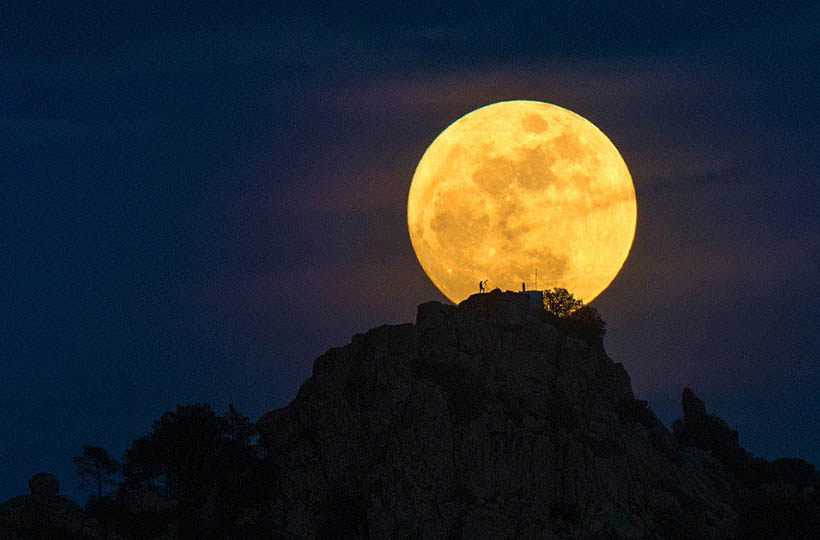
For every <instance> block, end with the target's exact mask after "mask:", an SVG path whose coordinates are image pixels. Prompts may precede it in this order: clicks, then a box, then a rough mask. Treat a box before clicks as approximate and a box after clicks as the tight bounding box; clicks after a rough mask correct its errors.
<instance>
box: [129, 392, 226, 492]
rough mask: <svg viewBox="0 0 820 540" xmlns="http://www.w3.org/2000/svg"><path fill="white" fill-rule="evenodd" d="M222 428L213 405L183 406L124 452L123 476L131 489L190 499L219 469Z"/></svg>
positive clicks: (160, 420)
mask: <svg viewBox="0 0 820 540" xmlns="http://www.w3.org/2000/svg"><path fill="white" fill-rule="evenodd" d="M222 433H223V431H222V424H221V422H220V419H219V417H218V416H217V415H216V414H215V413H214V411H213V409H211V406H210V405H207V404H201V403H195V404H192V405H180V406H178V407H177V409H176V411H174V412H167V413H165V414H163V415H162V417H160V419H159V420H156V421H154V423H153V429H152V430H151V433H149V434H148V435H145V436H144V437H140V438H139V439H136V440H135V441H134V442H133V443H131V447H130V448H129V449H128V450H126V452H125V462H124V463H123V471H122V472H123V476H124V477H125V484H126V485H127V486H129V487H131V488H150V489H155V490H157V492H158V493H160V494H161V495H165V496H168V497H171V498H176V497H180V496H184V497H191V496H194V495H195V494H196V492H198V491H200V486H201V484H202V481H203V480H204V478H206V477H208V476H210V475H211V474H212V472H213V467H214V466H215V465H216V448H217V447H218V446H219V442H220V438H221V436H222Z"/></svg>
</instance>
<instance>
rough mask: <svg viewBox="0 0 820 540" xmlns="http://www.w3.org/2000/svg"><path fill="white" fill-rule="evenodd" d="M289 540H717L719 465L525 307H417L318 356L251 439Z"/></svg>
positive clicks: (728, 524)
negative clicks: (276, 479)
mask: <svg viewBox="0 0 820 540" xmlns="http://www.w3.org/2000/svg"><path fill="white" fill-rule="evenodd" d="M257 426H258V428H259V431H260V433H261V436H262V440H261V442H262V444H263V445H264V447H265V448H266V449H267V450H268V452H269V453H270V459H271V460H273V461H274V462H275V463H276V464H277V466H278V468H279V470H281V471H283V475H282V477H281V481H280V485H278V486H277V489H276V490H275V493H276V494H277V495H276V500H275V503H274V506H275V508H276V512H275V516H276V518H275V519H276V520H277V521H276V523H275V526H276V528H277V529H279V530H281V531H282V532H283V533H285V535H286V536H287V535H291V536H288V537H293V538H371V539H381V538H393V539H401V538H407V539H410V538H425V539H443V540H447V539H453V538H462V539H467V538H469V539H484V538H486V539H496V540H497V539H506V538H509V539H544V538H567V539H569V538H600V539H607V538H613V539H614V538H699V539H708V538H725V537H729V535H730V531H732V530H734V529H735V527H736V522H737V514H736V512H735V510H734V509H733V508H732V507H731V506H729V505H728V504H727V502H726V501H727V492H728V490H729V484H728V482H727V478H726V475H725V473H724V471H723V469H722V467H721V463H720V462H719V461H718V460H717V459H715V458H714V457H712V456H711V455H709V454H708V453H707V452H705V451H703V450H700V449H697V448H691V447H685V446H681V445H680V444H679V443H678V442H677V440H676V439H675V437H674V436H673V435H672V433H670V432H669V430H667V429H666V428H665V427H664V426H663V425H662V424H661V423H660V422H659V421H658V419H657V418H656V417H655V415H654V414H653V413H652V411H651V410H650V409H649V408H648V407H647V406H646V402H643V401H638V400H636V399H634V397H633V394H632V389H631V385H630V380H629V377H628V375H627V373H626V371H625V370H624V368H623V366H622V365H621V364H619V363H615V362H613V361H612V360H611V359H610V358H609V357H608V356H607V355H606V352H605V351H604V349H603V346H602V344H601V343H600V342H598V343H594V342H593V343H590V342H587V341H584V340H581V339H578V338H574V337H571V336H568V335H562V333H560V332H559V331H558V330H557V329H556V325H554V324H552V323H551V321H550V318H549V314H547V313H545V312H544V311H543V310H540V311H539V310H534V309H532V308H530V307H529V306H528V303H527V298H526V297H525V296H524V295H519V294H515V293H501V292H500V291H496V292H493V293H489V294H484V295H475V296H472V297H471V298H470V299H468V300H466V301H465V302H463V303H462V304H460V305H459V306H458V307H455V306H448V305H443V304H440V303H437V302H430V303H427V304H422V305H421V306H419V311H418V317H417V320H416V324H415V325H412V324H405V325H398V326H383V327H380V328H377V329H375V330H372V331H370V332H368V333H367V334H364V335H357V336H354V338H353V342H352V343H351V344H350V345H348V346H346V347H343V348H338V349H331V350H330V351H328V352H327V353H326V354H325V355H323V356H322V357H320V358H319V359H318V360H317V361H316V363H315V366H314V370H313V376H312V377H311V378H310V379H309V380H308V381H307V382H305V384H304V385H303V386H302V388H301V390H300V391H299V394H298V396H297V397H296V399H295V400H294V401H293V402H292V403H291V404H290V405H288V406H287V407H284V408H283V409H279V410H277V411H273V412H271V413H268V414H267V415H265V416H264V417H262V418H261V419H260V420H259V422H258V424H257Z"/></svg>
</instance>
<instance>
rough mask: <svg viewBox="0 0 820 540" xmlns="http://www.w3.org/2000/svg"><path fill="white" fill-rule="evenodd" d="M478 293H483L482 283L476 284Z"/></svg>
mask: <svg viewBox="0 0 820 540" xmlns="http://www.w3.org/2000/svg"><path fill="white" fill-rule="evenodd" d="M478 292H480V293H483V292H484V282H483V281H479V282H478Z"/></svg>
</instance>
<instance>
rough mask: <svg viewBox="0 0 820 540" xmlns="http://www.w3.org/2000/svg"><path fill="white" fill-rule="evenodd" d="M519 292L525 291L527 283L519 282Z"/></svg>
mask: <svg viewBox="0 0 820 540" xmlns="http://www.w3.org/2000/svg"><path fill="white" fill-rule="evenodd" d="M521 292H527V284H526V283H524V282H521Z"/></svg>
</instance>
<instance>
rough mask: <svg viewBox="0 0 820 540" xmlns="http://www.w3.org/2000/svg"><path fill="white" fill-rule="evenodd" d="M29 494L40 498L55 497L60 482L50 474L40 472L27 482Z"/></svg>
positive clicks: (58, 490)
mask: <svg viewBox="0 0 820 540" xmlns="http://www.w3.org/2000/svg"><path fill="white" fill-rule="evenodd" d="M28 487H29V489H31V493H32V494H34V495H39V496H41V497H55V496H56V495H57V494H58V493H59V492H60V481H59V480H57V477H56V476H54V475H53V474H51V473H47V472H40V473H37V474H35V475H34V476H32V477H31V478H30V479H29V481H28Z"/></svg>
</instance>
